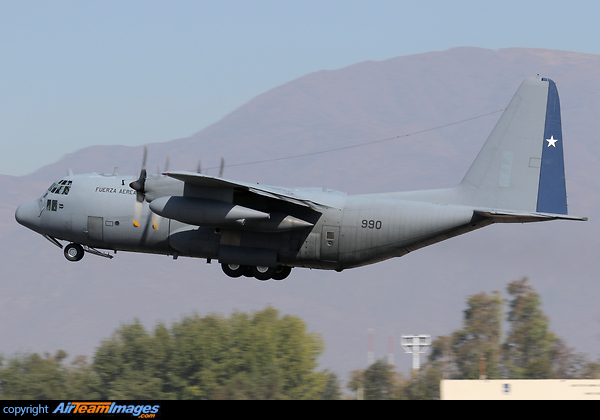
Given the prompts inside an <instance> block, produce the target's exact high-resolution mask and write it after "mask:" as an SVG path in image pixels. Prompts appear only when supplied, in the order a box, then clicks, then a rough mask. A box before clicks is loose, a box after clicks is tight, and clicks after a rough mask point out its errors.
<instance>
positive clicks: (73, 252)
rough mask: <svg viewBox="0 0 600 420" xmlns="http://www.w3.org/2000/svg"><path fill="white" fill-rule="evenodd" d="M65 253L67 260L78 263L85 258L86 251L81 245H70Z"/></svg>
mask: <svg viewBox="0 0 600 420" xmlns="http://www.w3.org/2000/svg"><path fill="white" fill-rule="evenodd" d="M64 253H65V258H66V259H67V260H69V261H71V262H77V261H80V260H81V259H82V258H83V255H84V254H85V251H84V250H83V247H82V246H81V245H79V244H69V245H67V246H66V247H65V250H64Z"/></svg>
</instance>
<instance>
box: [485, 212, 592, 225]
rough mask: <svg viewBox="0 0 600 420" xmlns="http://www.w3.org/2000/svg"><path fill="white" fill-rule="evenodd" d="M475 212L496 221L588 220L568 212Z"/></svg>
mask: <svg viewBox="0 0 600 420" xmlns="http://www.w3.org/2000/svg"><path fill="white" fill-rule="evenodd" d="M475 214H477V215H479V216H483V217H486V218H490V219H492V220H493V221H494V223H530V222H544V221H546V220H579V221H582V222H585V221H587V219H588V218H587V217H577V216H569V215H567V214H556V213H538V212H527V211H502V210H475Z"/></svg>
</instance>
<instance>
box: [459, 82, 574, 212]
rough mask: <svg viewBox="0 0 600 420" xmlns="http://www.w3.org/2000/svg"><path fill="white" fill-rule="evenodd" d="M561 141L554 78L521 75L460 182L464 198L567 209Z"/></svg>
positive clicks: (499, 205) (490, 203)
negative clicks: (518, 84) (521, 81)
mask: <svg viewBox="0 0 600 420" xmlns="http://www.w3.org/2000/svg"><path fill="white" fill-rule="evenodd" d="M562 142H563V139H562V128H561V119H560V101H559V98H558V91H557V89H556V85H555V83H554V82H553V81H552V80H550V79H545V78H540V77H531V78H528V79H526V80H525V81H524V82H523V83H522V84H521V86H520V87H519V89H518V90H517V92H516V93H515V95H514V97H513V98H512V100H511V102H510V104H509V105H508V107H507V108H506V110H505V111H504V113H503V114H502V117H500V120H499V121H498V123H497V124H496V127H495V128H494V130H493V131H492V133H491V134H490V136H489V137H488V139H487V141H486V142H485V144H484V146H483V148H482V149H481V151H480V152H479V154H478V155H477V158H476V159H475V161H474V162H473V164H472V165H471V167H470V168H469V170H468V172H467V174H466V175H465V177H464V179H463V181H462V182H461V188H462V189H463V192H465V193H466V197H465V199H466V200H465V201H467V202H468V204H471V205H473V206H481V207H487V208H495V209H510V210H522V211H529V212H543V213H555V214H567V194H566V187H565V169H564V159H563V145H562ZM465 204H467V203H465Z"/></svg>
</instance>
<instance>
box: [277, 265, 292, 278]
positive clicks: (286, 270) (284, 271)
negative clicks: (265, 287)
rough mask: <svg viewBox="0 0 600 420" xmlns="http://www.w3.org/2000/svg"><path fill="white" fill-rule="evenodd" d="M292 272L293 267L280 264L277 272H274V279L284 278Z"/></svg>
mask: <svg viewBox="0 0 600 420" xmlns="http://www.w3.org/2000/svg"><path fill="white" fill-rule="evenodd" d="M291 272H292V267H285V266H283V265H278V266H277V269H276V270H275V273H274V274H273V280H283V279H285V278H286V277H287V276H289V275H290V273H291Z"/></svg>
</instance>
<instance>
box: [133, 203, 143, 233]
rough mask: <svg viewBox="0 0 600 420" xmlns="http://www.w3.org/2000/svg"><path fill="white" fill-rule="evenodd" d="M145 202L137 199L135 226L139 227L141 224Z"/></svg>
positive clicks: (134, 209) (134, 211) (134, 210)
mask: <svg viewBox="0 0 600 420" xmlns="http://www.w3.org/2000/svg"><path fill="white" fill-rule="evenodd" d="M143 206H144V204H143V202H141V201H137V200H136V201H135V207H134V208H133V226H135V227H139V226H140V220H141V219H142V209H143Z"/></svg>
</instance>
